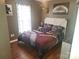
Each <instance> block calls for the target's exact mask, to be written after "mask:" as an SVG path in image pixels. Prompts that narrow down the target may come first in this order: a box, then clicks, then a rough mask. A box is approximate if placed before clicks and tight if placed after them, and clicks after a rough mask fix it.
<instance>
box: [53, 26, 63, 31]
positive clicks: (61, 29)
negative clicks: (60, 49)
mask: <svg viewBox="0 0 79 59" xmlns="http://www.w3.org/2000/svg"><path fill="white" fill-rule="evenodd" d="M63 30H64V27H62V26H57V25H53V27H52V31H55V32H56V31H59V32H61V31H63Z"/></svg>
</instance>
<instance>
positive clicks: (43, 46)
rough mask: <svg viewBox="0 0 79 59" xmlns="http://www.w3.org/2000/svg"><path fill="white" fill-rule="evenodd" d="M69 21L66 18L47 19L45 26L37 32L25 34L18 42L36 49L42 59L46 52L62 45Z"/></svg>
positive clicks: (20, 36)
mask: <svg viewBox="0 0 79 59" xmlns="http://www.w3.org/2000/svg"><path fill="white" fill-rule="evenodd" d="M66 25H67V20H66V19H65V18H48V17H47V18H46V19H45V20H44V25H42V26H40V27H38V29H37V30H33V31H27V32H23V33H21V34H20V35H19V36H18V42H24V44H25V45H28V46H30V47H32V48H34V49H35V50H36V51H37V53H38V56H39V58H40V59H42V57H43V55H44V54H45V53H46V51H49V50H50V49H52V48H53V47H55V46H56V45H57V44H59V43H62V40H63V39H64V35H65V31H66Z"/></svg>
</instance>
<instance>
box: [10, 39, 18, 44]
mask: <svg viewBox="0 0 79 59" xmlns="http://www.w3.org/2000/svg"><path fill="white" fill-rule="evenodd" d="M17 41H18V39H14V40H11V41H10V43H14V42H17Z"/></svg>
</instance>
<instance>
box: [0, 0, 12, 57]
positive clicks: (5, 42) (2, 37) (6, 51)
mask: <svg viewBox="0 0 79 59" xmlns="http://www.w3.org/2000/svg"><path fill="white" fill-rule="evenodd" d="M3 3H4V0H0V59H11V54H10V45H9V35H8V25H7V20H6V14H5V7H4V4H3Z"/></svg>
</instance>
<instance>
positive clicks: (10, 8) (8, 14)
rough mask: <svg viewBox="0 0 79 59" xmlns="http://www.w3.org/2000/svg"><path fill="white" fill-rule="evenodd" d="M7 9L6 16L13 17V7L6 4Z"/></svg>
mask: <svg viewBox="0 0 79 59" xmlns="http://www.w3.org/2000/svg"><path fill="white" fill-rule="evenodd" d="M5 8H6V14H7V16H12V15H13V12H12V5H10V4H6V5H5Z"/></svg>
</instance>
